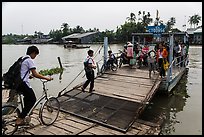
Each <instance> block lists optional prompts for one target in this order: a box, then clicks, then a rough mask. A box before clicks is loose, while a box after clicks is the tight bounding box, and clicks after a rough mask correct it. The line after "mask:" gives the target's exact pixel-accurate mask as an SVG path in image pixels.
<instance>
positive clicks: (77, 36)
mask: <svg viewBox="0 0 204 137" xmlns="http://www.w3.org/2000/svg"><path fill="white" fill-rule="evenodd" d="M95 33H98V32H87V33H82V34H81V33H74V34H71V35H68V36H65V37H63V38H62V39H67V38H82V37H85V36H88V35H91V34H95Z"/></svg>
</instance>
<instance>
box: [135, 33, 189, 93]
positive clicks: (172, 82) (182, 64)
mask: <svg viewBox="0 0 204 137" xmlns="http://www.w3.org/2000/svg"><path fill="white" fill-rule="evenodd" d="M154 36H155V34H154V33H148V32H147V33H132V43H135V40H136V42H138V43H140V44H143V45H144V44H150V45H155V44H158V43H160V42H162V41H163V42H165V43H166V44H167V46H168V47H169V53H168V54H169V56H168V61H169V67H168V69H167V71H166V77H165V78H163V79H162V81H161V84H160V86H159V88H158V90H159V91H161V92H162V93H171V91H172V89H173V88H174V87H175V86H176V85H177V83H178V82H179V80H180V79H181V77H182V76H183V75H184V74H185V72H186V71H188V69H189V67H188V62H189V54H188V50H189V42H188V33H187V32H176V33H174V32H169V33H160V36H159V37H156V38H155V37H154ZM178 41H179V42H181V43H184V44H185V46H186V49H187V50H186V51H187V52H186V55H185V56H183V57H182V56H179V57H174V56H173V48H174V46H175V42H178Z"/></svg>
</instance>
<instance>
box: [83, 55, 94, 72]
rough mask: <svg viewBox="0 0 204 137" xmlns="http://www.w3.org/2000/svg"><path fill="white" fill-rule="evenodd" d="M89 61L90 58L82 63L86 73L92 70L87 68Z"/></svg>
mask: <svg viewBox="0 0 204 137" xmlns="http://www.w3.org/2000/svg"><path fill="white" fill-rule="evenodd" d="M89 59H90V58H88V59H87V61H84V70H85V71H86V72H90V71H91V70H92V69H91V68H89V66H88V65H89Z"/></svg>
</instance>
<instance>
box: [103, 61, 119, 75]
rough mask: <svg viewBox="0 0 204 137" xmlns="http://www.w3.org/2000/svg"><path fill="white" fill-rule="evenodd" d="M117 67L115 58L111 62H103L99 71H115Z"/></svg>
mask: <svg viewBox="0 0 204 137" xmlns="http://www.w3.org/2000/svg"><path fill="white" fill-rule="evenodd" d="M117 69H118V63H117V60H116V59H115V60H114V61H113V64H111V63H110V64H109V63H106V64H103V65H102V67H101V73H105V71H107V70H112V71H117Z"/></svg>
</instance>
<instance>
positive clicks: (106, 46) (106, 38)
mask: <svg viewBox="0 0 204 137" xmlns="http://www.w3.org/2000/svg"><path fill="white" fill-rule="evenodd" d="M107 56H108V37H104V61H103V64H106V61H107Z"/></svg>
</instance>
